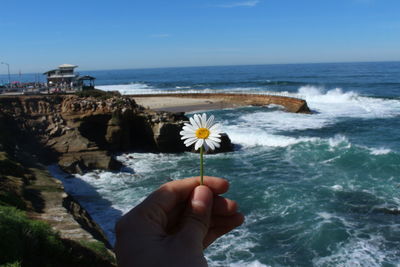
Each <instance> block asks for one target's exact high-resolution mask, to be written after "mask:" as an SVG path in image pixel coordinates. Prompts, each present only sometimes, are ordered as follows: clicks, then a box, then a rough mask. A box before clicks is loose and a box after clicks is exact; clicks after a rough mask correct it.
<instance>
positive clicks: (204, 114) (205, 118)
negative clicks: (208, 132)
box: [201, 113, 207, 128]
mask: <svg viewBox="0 0 400 267" xmlns="http://www.w3.org/2000/svg"><path fill="white" fill-rule="evenodd" d="M201 127H203V128H207V114H206V113H203V115H202V116H201Z"/></svg>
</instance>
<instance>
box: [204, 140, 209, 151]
mask: <svg viewBox="0 0 400 267" xmlns="http://www.w3.org/2000/svg"><path fill="white" fill-rule="evenodd" d="M204 141H206V140H204ZM203 145H204V150H205V151H208V150H209V149H210V147H209V146H208V145H207V142H204V144H203Z"/></svg>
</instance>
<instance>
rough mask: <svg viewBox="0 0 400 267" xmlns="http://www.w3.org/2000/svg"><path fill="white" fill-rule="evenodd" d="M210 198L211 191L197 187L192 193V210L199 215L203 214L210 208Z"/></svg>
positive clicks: (203, 187) (211, 196) (204, 187)
mask: <svg viewBox="0 0 400 267" xmlns="http://www.w3.org/2000/svg"><path fill="white" fill-rule="evenodd" d="M212 198H213V194H212V192H211V190H210V189H209V188H208V187H207V186H204V185H199V186H197V187H196V188H195V189H194V191H193V197H192V201H191V204H192V208H193V209H194V210H195V211H197V212H199V213H205V212H206V211H207V209H209V208H210V207H211V204H212V203H211V201H212Z"/></svg>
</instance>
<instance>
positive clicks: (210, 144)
mask: <svg viewBox="0 0 400 267" xmlns="http://www.w3.org/2000/svg"><path fill="white" fill-rule="evenodd" d="M204 141H205V142H206V144H207V146H209V147H210V148H211V150H214V149H215V146H214V144H213V141H212V140H210V139H205V140H204Z"/></svg>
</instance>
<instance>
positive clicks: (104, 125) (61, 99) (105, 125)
mask: <svg viewBox="0 0 400 267" xmlns="http://www.w3.org/2000/svg"><path fill="white" fill-rule="evenodd" d="M0 110H1V111H0V113H1V114H2V116H4V117H6V118H7V119H8V120H10V121H11V122H12V124H13V125H14V126H13V127H14V128H16V129H19V134H20V135H21V136H20V138H19V140H20V142H22V143H23V145H25V146H28V147H30V148H31V149H32V150H34V151H37V154H38V156H39V157H40V158H41V159H43V160H44V162H47V163H50V162H57V163H58V164H59V166H60V167H61V168H62V169H63V170H64V171H66V172H70V173H83V172H85V171H87V170H90V169H107V170H118V169H119V168H120V167H121V164H120V163H119V162H118V161H116V160H115V159H114V158H113V157H112V153H118V152H124V151H142V152H164V153H177V152H184V151H189V150H190V148H187V147H185V146H184V144H183V142H182V141H181V139H180V135H179V132H180V131H181V129H182V126H183V123H184V122H185V121H187V120H188V119H187V118H186V117H185V116H184V114H183V113H169V112H156V111H152V110H146V109H144V108H143V107H141V106H139V105H137V104H136V103H135V101H134V100H133V99H132V98H130V97H121V96H112V97H109V98H106V99H103V98H99V97H78V96H76V95H70V96H19V97H0ZM222 144H223V145H222V147H221V149H220V150H218V151H217V152H226V151H232V145H231V143H230V140H229V138H228V137H227V136H226V137H224V139H223V142H222Z"/></svg>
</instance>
